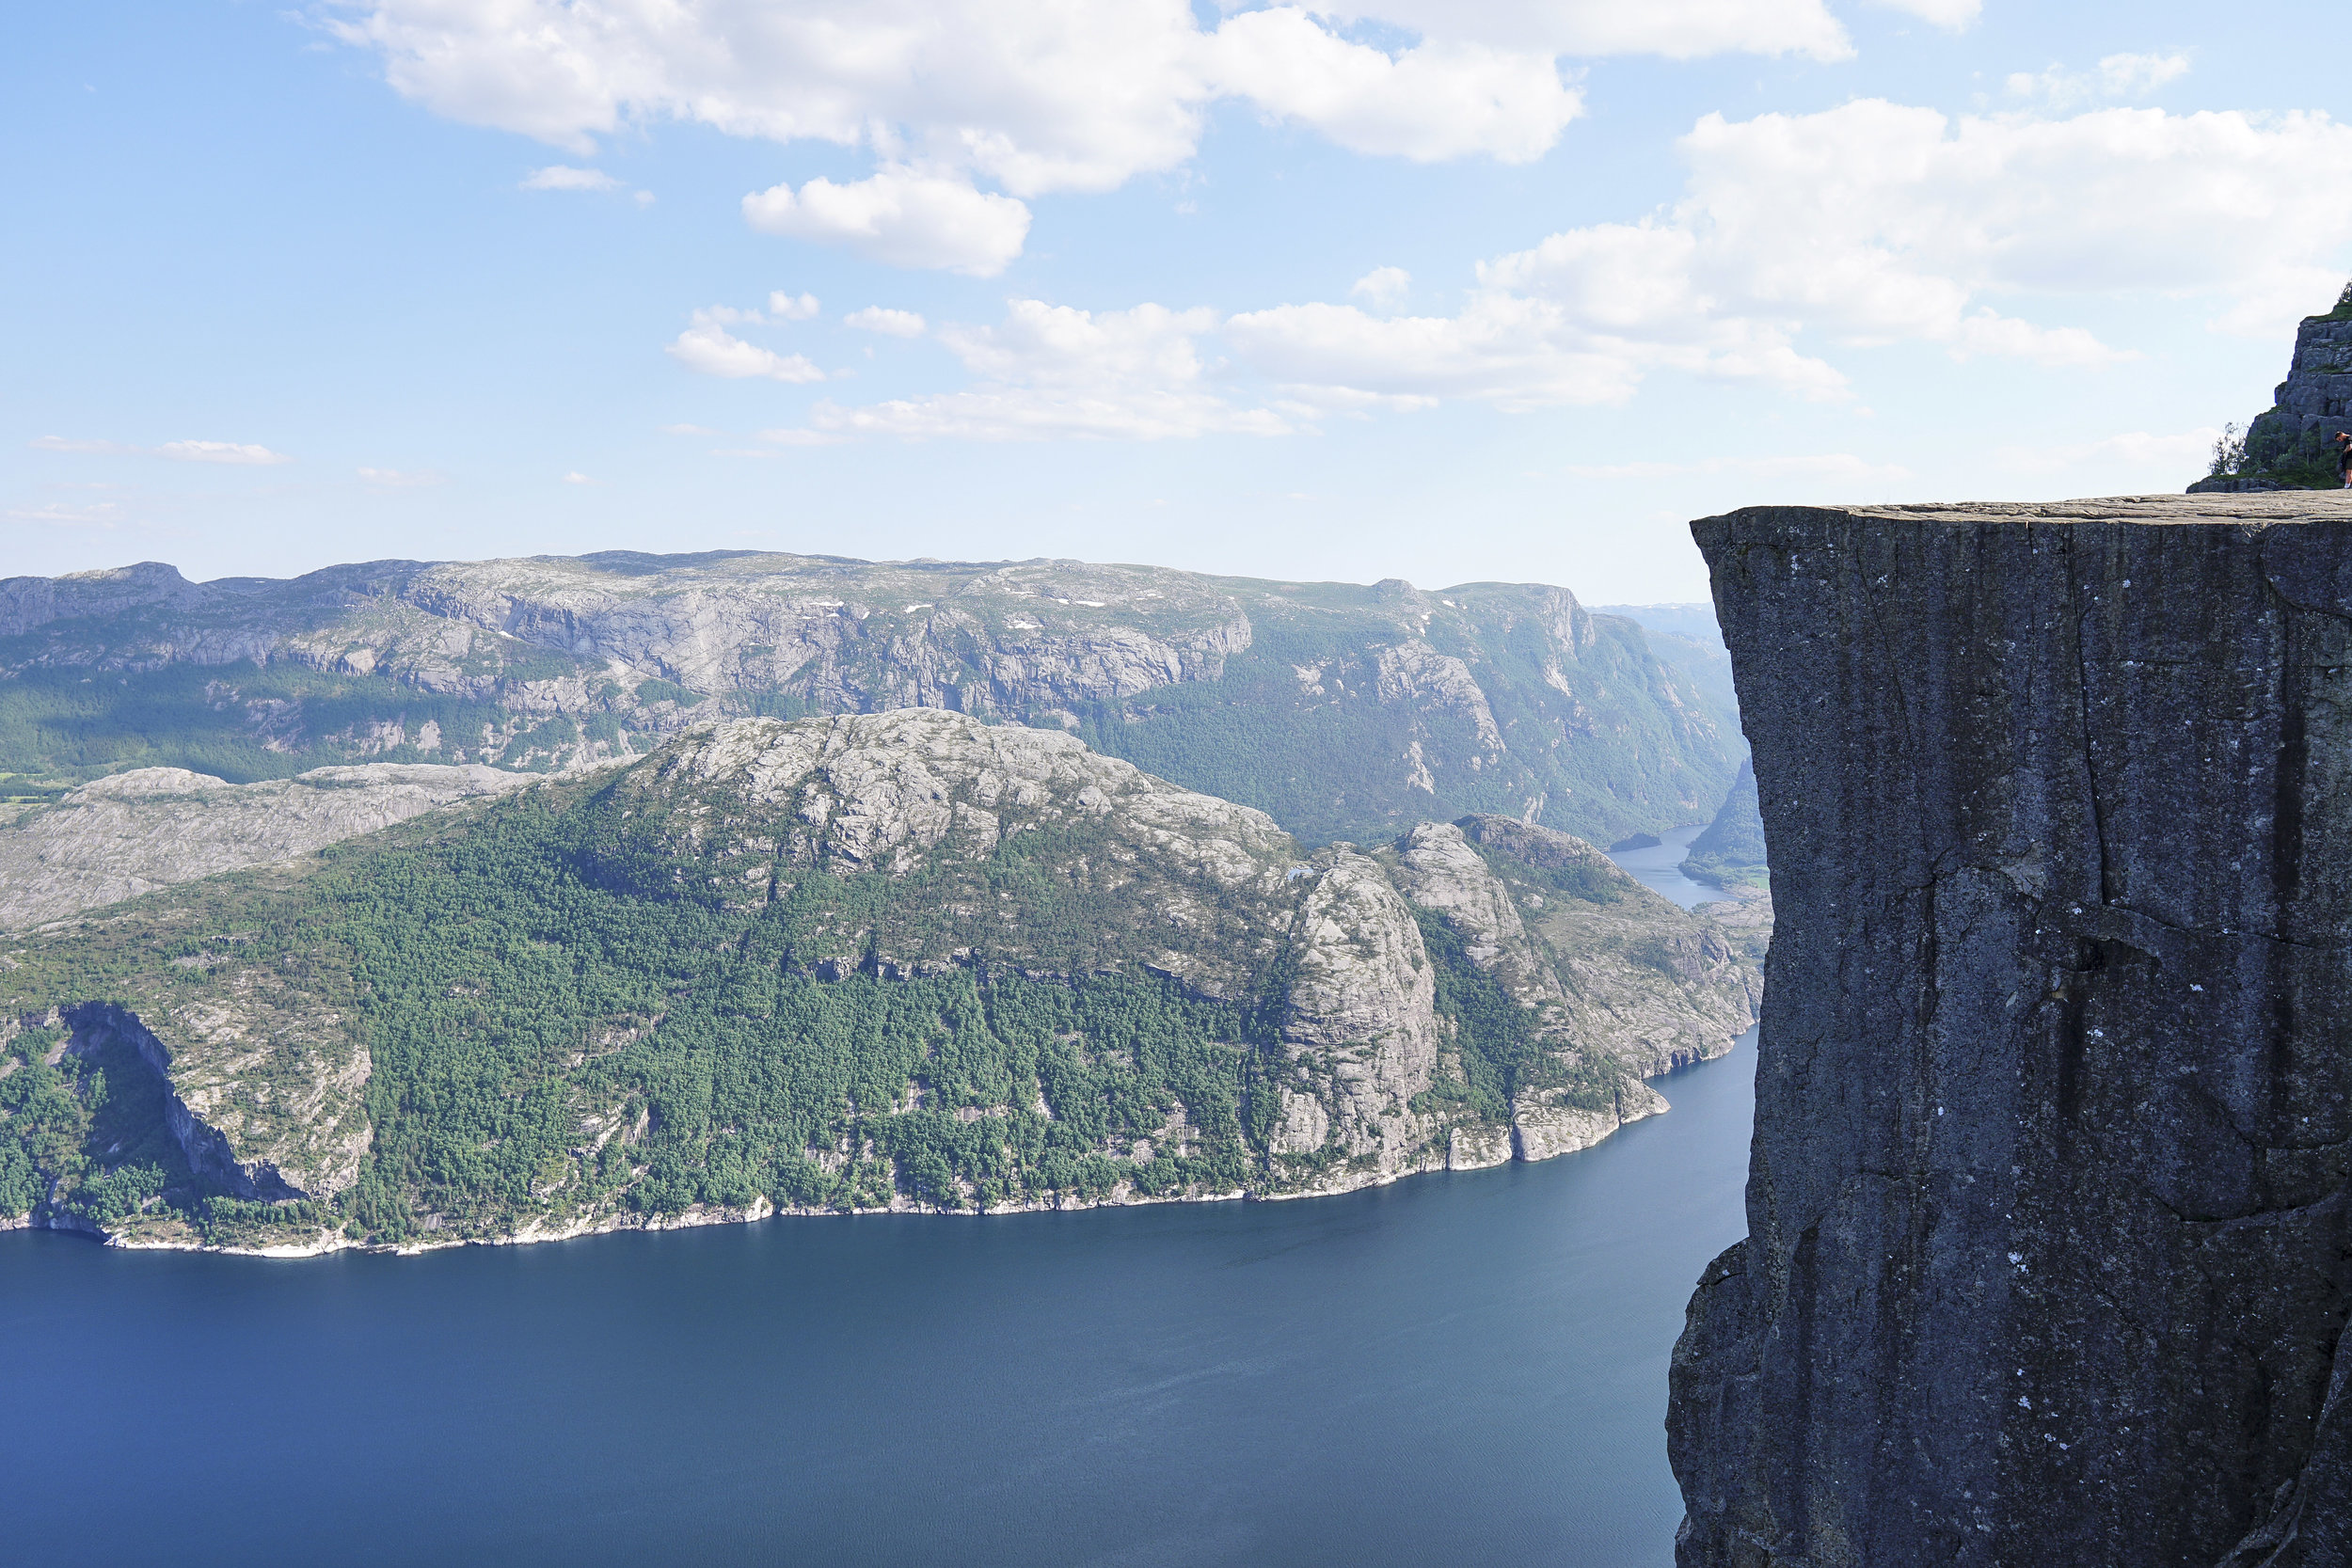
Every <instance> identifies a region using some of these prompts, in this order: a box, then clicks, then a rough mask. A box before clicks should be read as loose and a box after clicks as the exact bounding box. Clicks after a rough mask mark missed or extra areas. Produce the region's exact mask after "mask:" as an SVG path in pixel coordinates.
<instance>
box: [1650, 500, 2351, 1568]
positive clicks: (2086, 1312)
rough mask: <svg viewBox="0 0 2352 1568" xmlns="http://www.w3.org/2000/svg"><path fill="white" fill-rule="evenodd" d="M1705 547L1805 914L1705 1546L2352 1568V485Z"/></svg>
mask: <svg viewBox="0 0 2352 1568" xmlns="http://www.w3.org/2000/svg"><path fill="white" fill-rule="evenodd" d="M1692 532H1693V533H1694V535H1695V536H1696V538H1697V540H1698V543H1699V546H1700V548H1701V550H1702V551H1703V552H1704V553H1705V555H1706V557H1707V560H1708V567H1709V570H1710V572H1711V573H1712V576H1713V580H1714V590H1715V598H1716V604H1717V607H1718V610H1719V612H1720V614H1721V617H1722V621H1723V626H1724V634H1725V639H1726V641H1727V642H1728V644H1729V647H1730V650H1731V656H1732V659H1733V664H1734V669H1735V673H1736V675H1737V679H1738V682H1739V692H1740V706H1741V709H1742V711H1743V713H1744V715H1745V723H1746V728H1747V732H1748V737H1749V740H1750V741H1751V743H1752V744H1753V746H1754V748H1755V766H1756V784H1757V788H1758V793H1759V797H1760V803H1761V807H1762V813H1763V819H1764V824H1765V829H1766V832H1767V833H1768V834H1769V835H1770V838H1771V841H1772V851H1773V856H1772V860H1773V878H1772V892H1773V897H1774V901H1775V904H1776V915H1777V928H1776V932H1775V936H1774V940H1773V942H1772V952H1771V957H1770V958H1769V961H1768V968H1767V981H1768V983H1767V990H1766V992H1765V1000H1764V1005H1763V1014H1762V1020H1761V1048H1760V1052H1759V1056H1758V1063H1757V1073H1756V1139H1755V1144H1754V1154H1753V1164H1752V1166H1751V1170H1750V1175H1749V1183H1748V1196H1747V1203H1748V1221H1749V1235H1748V1238H1747V1239H1746V1240H1745V1241H1743V1242H1741V1243H1740V1244H1738V1245H1736V1246H1734V1247H1732V1248H1730V1249H1729V1250H1728V1251H1726V1252H1725V1253H1724V1255H1723V1256H1722V1257H1721V1258H1719V1259H1716V1260H1715V1261H1714V1262H1713V1263H1712V1264H1710V1265H1709V1266H1708V1270H1707V1272H1706V1274H1705V1275H1704V1277H1703V1278H1702V1279H1701V1280H1700V1282H1699V1286H1698V1289H1697V1291H1696V1292H1695V1293H1694V1295H1693V1296H1692V1302H1691V1307H1690V1315H1689V1323H1688V1326H1687V1328H1686V1330H1685V1332H1684V1335H1683V1337H1682V1339H1681V1342H1680V1343H1679V1344H1678V1345H1677V1349H1676V1353H1675V1359H1674V1369H1673V1374H1672V1380H1673V1388H1672V1400H1671V1404H1670V1408H1669V1413H1668V1418H1667V1428H1668V1443H1669V1449H1670V1452H1671V1455H1672V1459H1673V1464H1674V1467H1675V1473H1676V1476H1677V1479H1678V1480H1679V1481H1680V1482H1681V1485H1682V1490H1683V1496H1684V1498H1685V1501H1686V1504H1687V1507H1688V1514H1687V1516H1686V1519H1685V1521H1684V1525H1683V1528H1682V1532H1681V1536H1680V1538H1679V1542H1678V1547H1677V1556H1678V1560H1679V1562H1680V1563H1681V1564H1682V1565H1683V1568H1702V1565H1705V1568H1719V1565H1720V1568H1729V1565H1734V1564H1737V1565H1740V1568H1764V1565H1773V1564H1778V1565H1790V1568H1793V1565H1796V1564H1805V1565H1809V1568H1828V1565H1830V1564H1873V1565H1875V1564H1893V1563H1949V1564H1963V1565H1974V1564H1981V1565H1986V1568H1990V1565H1992V1564H1996V1563H1997V1564H2002V1565H2004V1568H2019V1565H2024V1564H2053V1565H2056V1564H2068V1565H2074V1564H2085V1563H2132V1564H2137V1565H2145V1568H2166V1565H2174V1564H2179V1565H2190V1564H2195V1565H2200V1568H2205V1565H2212V1564H2224V1563H2226V1564H2228V1565H2230V1568H2250V1565H2252V1564H2257V1563H2260V1564H2267V1565H2272V1568H2288V1565H2313V1568H2315V1565H2317V1564H2321V1563H2343V1562H2344V1561H2346V1560H2352V1386H2347V1385H2348V1384H2352V1350H2347V1352H2346V1354H2344V1356H2342V1357H2339V1356H2338V1354H2337V1350H2338V1345H2339V1342H2340V1340H2341V1338H2342V1336H2343V1333H2344V1326H2345V1320H2346V1314H2347V1309H2348V1308H2352V1225H2347V1212H2352V1196H2347V1193H2346V1185H2347V1174H2352V1006H2348V1004H2352V976H2348V975H2347V972H2346V968H2345V958H2346V949H2347V944H2348V943H2352V789H2348V788H2347V784H2352V711H2348V710H2347V709H2346V707H2345V705H2344V699H2345V695H2346V693H2347V691H2348V690H2352V498H2340V497H2334V496H2327V495H2322V494H2316V493H2302V494H2296V493H2286V494H2280V495H2245V496H2217V495H2207V496H2195V497H2185V498H2144V499H2143V498H2131V499H2121V500H2112V501H2084V502H2070V503H2064V504H2058V505H2046V506H1984V507H1974V508H1960V507H1881V508H1855V509H1851V510H1822V509H1813V508H1795V507H1788V508H1755V509H1750V510H1746V511H1741V512H1736V513H1733V514H1731V515H1726V516H1722V517H1711V518H1707V519H1704V520H1702V521H1700V522H1698V523H1696V524H1694V525H1693V526H1692Z"/></svg>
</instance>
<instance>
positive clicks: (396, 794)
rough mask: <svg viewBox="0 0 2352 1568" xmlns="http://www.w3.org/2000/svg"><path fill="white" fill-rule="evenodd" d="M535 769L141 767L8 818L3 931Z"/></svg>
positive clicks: (274, 852)
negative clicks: (238, 778) (228, 774)
mask: <svg viewBox="0 0 2352 1568" xmlns="http://www.w3.org/2000/svg"><path fill="white" fill-rule="evenodd" d="M529 782H530V775H528V774H523V773H508V772H502V771H501V770H500V769H498V768H484V767H478V766H477V767H472V768H437V767H434V766H432V765H430V764H415V763H412V764H400V763H369V764H364V765H362V766H359V767H356V768H316V769H314V770H312V771H310V772H309V773H304V774H300V775H298V776H296V777H294V778H292V779H271V780H266V781H264V782H262V783H258V784H246V785H243V786H238V785H232V784H229V783H227V782H226V781H224V780H221V779H215V778H208V777H206V776H205V775H204V774H201V773H193V772H190V771H188V770H187V769H186V768H133V769H132V770H130V771H129V772H127V773H115V774H111V775H109V776H107V777H105V778H103V779H98V780H95V781H93V782H91V783H89V784H84V785H83V786H82V787H81V788H79V789H77V790H74V791H72V793H71V794H69V795H67V796H66V797H65V798H64V799H63V800H59V801H57V802H56V804H55V805H51V806H43V807H36V808H34V809H32V810H30V811H27V812H24V813H22V814H20V815H19V816H16V818H15V819H14V820H12V821H9V822H8V823H6V824H0V930H8V929H14V928H18V927H27V926H38V925H40V924H41V923H42V922H43V921H50V920H63V919H65V918H67V917H68V916H70V915H74V914H79V913H80V912H81V911H84V910H87V909H96V908H98V907H99V906H100V905H103V904H114V903H119V902H120V901H121V900H123V899H125V898H135V897H136V896H138V895H140V894H142V893H151V892H152V891H154V890H155V889H156V888H160V887H168V886H170V885H172V884H173V883H175V882H185V881H192V880H194V879H197V878H199V877H209V876H212V875H213V874H214V873H215V872H220V871H237V870H242V869H244V868H246V867H247V866H255V865H268V864H271V863H274V862H278V861H284V860H292V859H293V858H294V856H296V855H301V854H307V853H309V852H310V850H312V849H317V848H320V847H324V846H326V845H329V844H334V843H339V842H341V841H342V840H343V839H346V838H356V837H358V835H360V834H361V833H372V832H375V831H376V830H377V829H379V828H389V827H390V826H391V825H392V824H393V823H395V822H405V821H406V820H407V819H408V818H410V817H412V816H420V815H421V814H423V813H425V812H428V811H433V810H435V809H437V808H438V807H441V806H446V805H449V804H451V803H452V802H453V801H457V800H468V799H469V798H472V797H476V796H484V795H499V794H503V793H504V792H506V791H507V790H510V789H515V788H517V787H519V786H520V785H522V784H528V783H529Z"/></svg>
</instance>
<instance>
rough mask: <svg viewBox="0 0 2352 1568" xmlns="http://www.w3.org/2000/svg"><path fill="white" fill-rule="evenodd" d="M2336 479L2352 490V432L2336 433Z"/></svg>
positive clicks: (2342, 431) (2340, 431)
mask: <svg viewBox="0 0 2352 1568" xmlns="http://www.w3.org/2000/svg"><path fill="white" fill-rule="evenodd" d="M2336 477H2337V478H2338V479H2340V480H2342V481H2344V488H2345V489H2347V490H2352V431H2347V430H2339V431H2337V432H2336Z"/></svg>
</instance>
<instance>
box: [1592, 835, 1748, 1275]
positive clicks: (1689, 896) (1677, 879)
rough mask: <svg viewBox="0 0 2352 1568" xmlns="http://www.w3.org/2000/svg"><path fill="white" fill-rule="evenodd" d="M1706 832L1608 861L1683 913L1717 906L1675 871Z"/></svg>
mask: <svg viewBox="0 0 2352 1568" xmlns="http://www.w3.org/2000/svg"><path fill="white" fill-rule="evenodd" d="M1706 831H1707V825H1706V824H1705V823H1698V824H1695V825H1693V826H1692V827H1688V828H1676V829H1673V830H1672V831H1670V832H1663V833H1661V834H1659V835H1658V839H1659V842H1658V843H1657V844H1656V845H1654V846H1652V847H1649V848H1647V849H1612V850H1610V851H1609V858H1610V859H1611V860H1613V861H1615V862H1616V863H1617V864H1618V866H1619V867H1621V868H1622V869H1623V870H1625V871H1626V872H1628V873H1629V874H1630V875H1631V876H1632V878H1633V879H1634V880H1636V881H1638V882H1640V883H1641V884H1642V885H1643V886H1644V887H1646V888H1648V889H1650V890H1651V891H1653V892H1656V893H1662V894H1664V895H1666V896H1667V897H1669V898H1671V899H1673V900H1674V901H1675V902H1676V903H1677V904H1679V905H1681V906H1682V907H1683V908H1684V909H1686V910H1687V909H1690V908H1691V907H1692V906H1693V905H1695V904H1712V903H1718V902H1721V901H1722V899H1723V898H1724V896H1725V895H1724V890H1723V889H1722V888H1719V887H1709V886H1708V884H1707V883H1705V882H1694V881H1692V880H1691V879H1690V878H1688V877H1685V876H1684V875H1683V874H1682V873H1681V871H1680V870H1678V869H1677V867H1679V866H1680V865H1681V864H1682V863H1683V862H1684V861H1685V860H1687V859H1688V858H1689V857H1690V854H1691V841H1692V839H1694V838H1696V837H1698V836H1699V834H1701V833H1702V832H1706ZM1737 1239H1738V1238H1736V1237H1735V1238H1734V1240H1737Z"/></svg>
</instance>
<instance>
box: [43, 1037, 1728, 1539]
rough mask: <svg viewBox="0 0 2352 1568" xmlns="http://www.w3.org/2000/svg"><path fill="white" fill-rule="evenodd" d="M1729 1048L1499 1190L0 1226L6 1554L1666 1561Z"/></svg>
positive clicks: (1719, 1193)
mask: <svg viewBox="0 0 2352 1568" xmlns="http://www.w3.org/2000/svg"><path fill="white" fill-rule="evenodd" d="M1754 1080H1755V1054H1754V1043H1753V1038H1752V1037H1751V1038H1749V1039H1747V1040H1743V1041H1742V1042H1741V1044H1740V1048H1739V1049H1738V1050H1737V1051H1735V1052H1734V1053H1732V1054H1731V1055H1730V1056H1727V1057H1724V1058H1723V1059H1721V1060H1719V1061H1716V1062H1712V1063H1708V1064H1706V1065H1704V1066H1701V1067H1697V1068H1693V1069H1689V1070H1688V1071H1685V1072H1683V1073H1680V1074H1677V1075H1676V1076H1675V1077H1674V1078H1673V1079H1672V1080H1671V1081H1670V1082H1666V1083H1664V1084H1663V1085H1662V1086H1663V1087H1664V1089H1665V1092H1666V1094H1667V1096H1668V1098H1670V1099H1671V1100H1672V1101H1674V1107H1675V1108H1674V1111H1673V1113H1672V1114H1671V1115H1668V1116H1664V1117H1657V1118H1655V1119H1653V1120H1650V1121H1645V1122H1640V1123H1637V1124H1635V1125H1634V1126H1632V1127H1629V1128H1628V1129H1626V1130H1625V1131H1624V1132H1621V1133H1619V1134H1618V1135H1617V1136H1615V1137H1613V1138H1612V1139H1610V1140H1609V1141H1608V1142H1606V1143H1604V1144H1602V1145H1600V1146H1599V1147H1598V1148H1594V1149H1590V1150H1588V1151H1586V1152H1584V1153H1582V1154H1576V1155H1569V1156H1567V1157H1565V1158H1564V1159H1558V1160H1552V1161H1548V1162H1546V1163H1544V1164H1536V1165H1506V1166H1502V1167H1500V1168H1497V1169H1493V1170H1486V1171H1472V1172H1466V1173H1459V1174H1453V1175H1435V1176H1423V1177H1417V1178H1412V1179H1409V1180H1405V1181H1400V1182H1397V1183H1396V1184H1394V1185H1392V1186H1389V1187H1385V1188H1380V1189H1376V1190H1375V1191H1371V1192H1363V1193H1355V1194H1350V1195H1348V1196H1343V1197H1331V1198H1311V1199H1305V1200H1301V1201H1296V1202H1287V1203H1216V1204H1190V1205H1165V1206H1153V1207H1147V1208H1136V1209H1119V1210H1098V1211H1093V1212H1084V1213H1073V1214H1021V1215H1009V1216H1003V1217H998V1218H992V1219H985V1220H978V1219H969V1218H947V1217H917V1216H869V1217H861V1218H855V1219H787V1220H775V1221H770V1222H768V1223H766V1224H763V1225H755V1226H734V1227H719V1228H712V1229H707V1230H693V1231H680V1232H672V1233H668V1234H660V1235H650V1236H649V1235H625V1236H609V1237H595V1238H587V1239H583V1240H580V1241H577V1242H567V1243H555V1244H550V1245H541V1246H530V1247H498V1248H490V1247H473V1248H466V1249H462V1250H456V1251H450V1252H442V1253H436V1254H432V1255H429V1256H426V1257H422V1258H413V1259H392V1258H374V1257H357V1256H342V1257H337V1258H327V1259H310V1260H305V1261H273V1260H266V1259H243V1258H208V1257H200V1256H191V1255H187V1254H156V1253H132V1252H121V1251H115V1250H111V1249H107V1248H103V1247H100V1246H97V1245H94V1244H92V1243H88V1242H87V1241H83V1240H80V1239H78V1238H72V1237H66V1236H57V1235H51V1234H48V1233H18V1234H9V1235H0V1343H5V1344H6V1345H7V1346H8V1352H7V1354H5V1355H0V1412H5V1413H6V1414H5V1418H0V1475H4V1476H5V1477H6V1478H7V1482H6V1484H7V1487H8V1504H7V1522H6V1524H5V1526H0V1531H5V1534H4V1535H0V1539H5V1541H6V1543H7V1549H6V1551H5V1552H0V1557H7V1558H8V1559H9V1560H16V1561H24V1562H40V1563H45V1564H58V1565H73V1564H109V1565H112V1564H120V1563H126V1562H143V1561H169V1562H171V1563H173V1564H175V1565H176V1568H177V1565H197V1564H209V1563H223V1564H229V1563H236V1564H275V1563H327V1562H332V1563H338V1564H374V1563H387V1564H389V1563H403V1564H405V1563H418V1562H433V1561H442V1562H483V1563H488V1562H496V1563H501V1564H540V1563H546V1564H564V1565H567V1568H568V1565H573V1564H602V1563H615V1564H618V1563H631V1564H637V1563H654V1562H729V1563H735V1562H775V1563H795V1564H797V1563H809V1562H821V1563H826V1564H843V1565H857V1564H874V1565H878V1568H879V1565H883V1564H890V1565H898V1564H928V1563H954V1564H959V1565H966V1564H968V1565H975V1568H1063V1565H1067V1568H1087V1565H1100V1568H1113V1565H1117V1568H1145V1565H1152V1564H1163V1563H1165V1564H1187V1565H1191V1564H1237V1565H1238V1564H1252V1565H1254V1564H1261V1563H1281V1564H1285V1565H1288V1568H1315V1565H1322V1564H1329V1565H1332V1568H1341V1565H1345V1568H1382V1565H1386V1564H1397V1565H1400V1568H1402V1565H1407V1564H1409V1565H1412V1568H1425V1565H1427V1564H1432V1563H1438V1564H1450V1563H1465V1562H1477V1561H1486V1560H1501V1561H1512V1562H1536V1563H1544V1564H1556V1565H1563V1568H1668V1565H1669V1564H1671V1562H1672V1560H1673V1556H1674V1549H1673V1540H1674V1529H1675V1525H1676V1522H1677V1519H1678V1518H1679V1517H1680V1514H1681V1503H1680V1499H1679V1497H1678V1496H1677V1493H1676V1490H1675V1486H1674V1482H1673V1479H1672V1477H1671V1476H1670V1475H1669V1473H1668V1471H1667V1468H1666V1459H1665V1440H1664V1433H1663V1431H1662V1421H1663V1418H1664V1412H1665V1389H1666V1359H1667V1354H1668V1351H1669V1349H1670V1348H1671V1346H1672V1345H1673V1343H1674V1338H1675V1336H1676V1334H1677V1332H1679V1330H1680V1328H1681V1323H1682V1307H1683V1304H1684V1302H1685V1301H1686V1300H1687V1299H1688V1297H1689V1295H1690V1292H1691V1286H1692V1282H1693V1281H1694V1280H1695V1279H1696V1278H1697V1276H1698V1274H1699V1271H1700V1270H1701V1268H1703V1267H1704V1266H1705V1264H1706V1262H1707V1260H1708V1259H1709V1258H1710V1257H1712V1256H1713V1255H1714V1254H1715V1253H1716V1252H1717V1251H1719V1250H1720V1249H1721V1248H1723V1247H1724V1245H1726V1244H1728V1243H1730V1242H1732V1241H1734V1240H1736V1239H1737V1238H1738V1237H1739V1236H1740V1234H1741V1233H1742V1232H1743V1231H1744V1230H1745V1228H1746V1226H1745V1221H1744V1216H1743V1213H1742V1211H1741V1205H1740V1189H1741V1184H1742V1182H1743V1180H1744V1178H1745V1174H1746V1165H1747V1145H1748V1127H1749V1121H1750V1117H1751V1111H1752V1106H1753V1088H1754Z"/></svg>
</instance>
